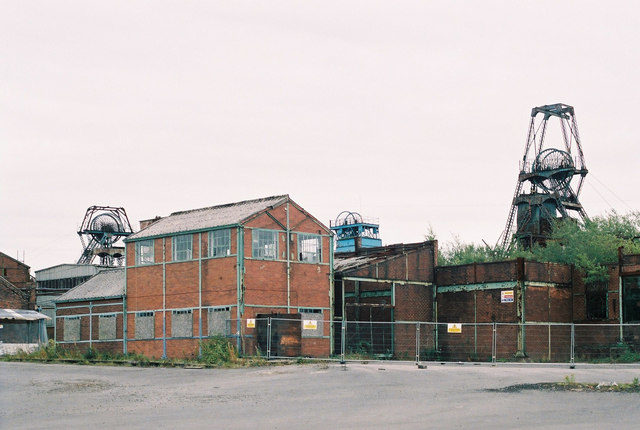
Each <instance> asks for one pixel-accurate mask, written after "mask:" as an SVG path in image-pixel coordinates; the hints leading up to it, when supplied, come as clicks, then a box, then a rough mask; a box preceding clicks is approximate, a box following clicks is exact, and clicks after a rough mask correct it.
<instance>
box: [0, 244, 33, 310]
mask: <svg viewBox="0 0 640 430" xmlns="http://www.w3.org/2000/svg"><path fill="white" fill-rule="evenodd" d="M0 276H2V277H3V278H5V279H6V280H7V281H9V282H10V283H11V284H13V286H14V287H16V288H17V289H18V290H19V291H16V290H14V289H13V288H10V287H8V286H5V285H3V284H2V283H0V308H4V309H34V305H35V285H34V284H33V283H32V282H31V276H30V274H29V266H27V265H25V264H24V263H21V262H20V261H18V260H16V259H14V258H11V257H9V256H8V255H6V254H3V253H2V252H0Z"/></svg>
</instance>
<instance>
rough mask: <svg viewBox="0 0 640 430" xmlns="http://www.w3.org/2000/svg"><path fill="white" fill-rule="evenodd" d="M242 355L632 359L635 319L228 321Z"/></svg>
mask: <svg viewBox="0 0 640 430" xmlns="http://www.w3.org/2000/svg"><path fill="white" fill-rule="evenodd" d="M229 327H233V328H234V329H235V328H236V327H239V329H240V331H239V332H238V331H236V330H234V331H235V333H227V335H228V337H230V338H235V339H236V340H237V342H238V346H239V347H240V350H241V351H242V354H243V355H245V356H253V355H260V356H263V357H266V358H267V359H274V358H309V359H323V360H337V361H341V362H347V361H363V360H395V361H404V362H415V363H420V362H423V361H439V362H487V363H493V364H496V363H503V362H525V363H527V362H528V363H568V364H571V365H573V364H574V363H576V362H637V361H640V324H572V323H525V324H516V323H476V324H474V323H460V324H451V323H433V322H416V321H406V322H369V321H340V320H337V321H322V320H300V319H281V318H263V319H249V320H242V321H241V324H237V321H236V320H233V321H230V325H229Z"/></svg>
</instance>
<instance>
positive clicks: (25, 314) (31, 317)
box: [0, 309, 51, 321]
mask: <svg viewBox="0 0 640 430" xmlns="http://www.w3.org/2000/svg"><path fill="white" fill-rule="evenodd" d="M50 319H51V318H49V317H48V316H46V315H45V314H41V313H40V312H37V311H29V310H26V309H0V320H17V321H36V320H50Z"/></svg>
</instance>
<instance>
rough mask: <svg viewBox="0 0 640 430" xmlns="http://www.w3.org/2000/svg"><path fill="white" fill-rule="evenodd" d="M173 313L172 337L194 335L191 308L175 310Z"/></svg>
mask: <svg viewBox="0 0 640 430" xmlns="http://www.w3.org/2000/svg"><path fill="white" fill-rule="evenodd" d="M171 314H172V315H171V337H193V317H192V314H191V309H180V310H175V311H172V312H171Z"/></svg>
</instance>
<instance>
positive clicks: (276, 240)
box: [124, 195, 333, 357]
mask: <svg viewBox="0 0 640 430" xmlns="http://www.w3.org/2000/svg"><path fill="white" fill-rule="evenodd" d="M141 227H142V229H141V230H140V231H139V232H137V233H135V234H133V235H131V236H129V237H128V238H127V239H126V240H125V243H126V268H125V279H126V300H125V307H126V318H125V323H124V339H125V342H124V349H125V352H136V353H142V354H145V355H147V356H149V357H188V356H194V355H197V354H198V352H199V345H200V342H201V341H203V340H205V339H207V338H209V337H211V336H226V337H228V338H229V339H232V340H234V341H235V343H236V344H237V346H238V348H239V350H240V351H241V352H242V353H247V354H253V353H255V352H256V348H257V345H258V344H259V340H260V339H258V332H257V330H256V322H255V319H256V317H257V316H259V315H268V314H300V316H301V319H304V320H315V321H316V322H315V329H313V330H312V329H309V328H307V329H303V330H301V333H302V334H301V339H299V340H296V341H299V342H300V346H301V349H300V350H301V353H302V355H308V356H320V355H324V356H326V355H328V354H329V353H330V351H331V336H332V328H331V324H330V323H328V321H331V319H332V288H331V284H332V279H333V277H332V276H333V270H332V263H333V244H332V240H331V232H330V230H329V229H328V228H327V227H326V226H325V225H323V224H322V223H320V222H319V221H318V220H317V219H315V218H314V217H313V216H312V215H310V214H309V213H308V212H306V211H305V210H304V209H303V208H302V207H300V206H299V205H298V204H296V203H295V202H294V201H293V200H291V199H290V198H289V196H288V195H282V196H274V197H268V198H263V199H257V200H248V201H243V202H238V203H232V204H226V205H220V206H214V207H209V208H203V209H196V210H190V211H184V212H176V213H173V214H171V215H170V216H167V217H164V218H156V219H153V220H150V221H145V222H144V223H143V224H142V225H141ZM299 324H302V321H300V322H299Z"/></svg>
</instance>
